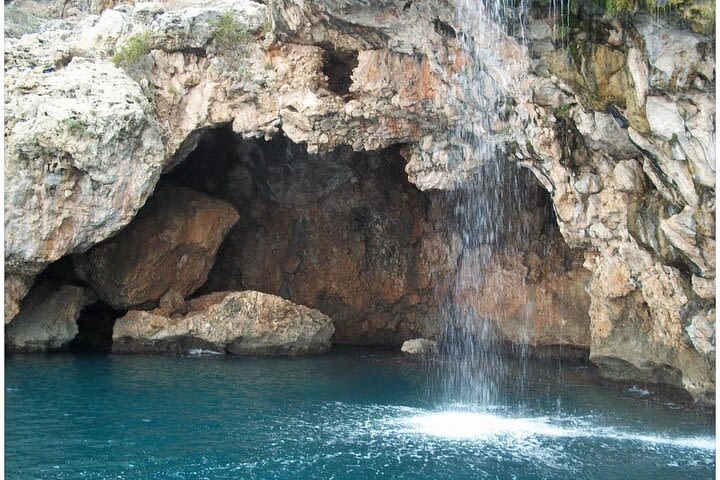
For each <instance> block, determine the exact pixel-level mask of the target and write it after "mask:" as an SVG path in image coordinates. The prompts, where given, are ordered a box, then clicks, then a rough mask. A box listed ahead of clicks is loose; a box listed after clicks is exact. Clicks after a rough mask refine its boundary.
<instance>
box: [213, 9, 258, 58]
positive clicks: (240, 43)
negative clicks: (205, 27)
mask: <svg viewBox="0 0 720 480" xmlns="http://www.w3.org/2000/svg"><path fill="white" fill-rule="evenodd" d="M249 39H250V33H249V32H248V31H247V29H246V28H244V27H243V26H242V25H240V23H239V22H238V21H237V19H236V18H235V15H234V14H233V13H232V12H225V13H223V14H222V16H220V20H218V22H217V24H216V25H215V45H216V46H217V48H218V49H219V50H221V51H223V52H229V51H233V50H238V49H242V48H243V47H244V45H245V44H246V43H247V42H248V40H249Z"/></svg>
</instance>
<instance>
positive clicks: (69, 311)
mask: <svg viewBox="0 0 720 480" xmlns="http://www.w3.org/2000/svg"><path fill="white" fill-rule="evenodd" d="M95 299H96V297H95V294H94V293H93V292H92V291H90V290H88V289H86V288H83V287H76V286H72V285H59V284H56V283H53V282H47V281H46V282H42V283H40V284H39V285H36V286H35V287H33V289H32V290H31V291H30V293H29V294H28V296H27V298H25V299H24V300H23V302H22V305H21V308H20V313H18V314H17V315H16V316H15V318H14V319H13V320H12V321H11V322H10V324H9V325H7V326H6V328H5V350H6V351H8V352H44V351H47V350H56V349H59V348H62V347H64V346H66V345H67V344H68V343H70V342H71V341H72V340H73V339H74V338H75V336H76V335H77V333H78V326H77V323H76V321H77V319H78V317H79V316H80V312H81V311H82V309H83V308H85V307H86V306H87V305H89V304H90V303H92V302H93V301H95Z"/></svg>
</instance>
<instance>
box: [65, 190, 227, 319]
mask: <svg viewBox="0 0 720 480" xmlns="http://www.w3.org/2000/svg"><path fill="white" fill-rule="evenodd" d="M238 218H239V217H238V213H237V212H236V211H235V209H234V208H233V207H232V206H231V205H229V204H227V203H226V202H223V201H221V200H217V199H214V198H211V197H208V196H207V195H203V194H201V193H199V192H195V191H193V190H190V189H188V188H183V187H174V186H160V187H158V189H157V190H156V192H155V194H154V195H153V196H152V197H151V198H150V199H149V200H148V203H147V204H146V205H145V206H144V207H143V208H142V210H141V211H140V212H139V213H138V215H137V217H136V218H135V219H134V220H133V222H132V223H131V224H130V225H129V226H128V227H127V228H125V229H124V230H122V231H121V232H120V233H119V234H118V235H116V236H114V237H113V238H111V239H110V240H108V241H106V242H104V243H102V244H100V245H98V246H96V247H94V248H92V249H91V250H89V251H88V252H86V253H84V254H81V255H77V256H76V257H75V258H74V262H75V270H76V273H77V274H78V276H80V277H81V278H82V279H84V280H85V281H86V282H88V284H89V285H91V286H92V287H93V289H95V291H96V292H98V295H99V296H100V298H101V299H102V300H103V301H105V302H106V303H107V304H108V305H111V306H112V307H113V308H116V309H124V308H129V307H133V306H138V305H150V306H155V305H157V301H158V300H160V298H161V297H162V296H163V295H165V294H166V293H167V292H168V291H170V290H175V291H176V292H178V293H179V294H180V295H181V296H183V297H187V296H188V295H190V294H191V293H193V292H194V291H195V290H197V289H198V288H199V287H200V286H201V285H202V284H203V283H205V280H206V279H207V275H208V272H209V271H210V269H211V268H212V266H213V263H214V262H215V254H216V253H217V249H218V247H219V246H220V243H221V242H222V240H223V238H224V237H225V235H226V234H227V232H228V231H229V230H230V228H231V227H232V226H233V225H234V224H235V222H237V220H238Z"/></svg>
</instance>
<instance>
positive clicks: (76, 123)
mask: <svg viewBox="0 0 720 480" xmlns="http://www.w3.org/2000/svg"><path fill="white" fill-rule="evenodd" d="M60 123H62V124H63V126H64V127H65V129H67V131H68V132H70V134H72V135H80V136H85V134H87V126H86V125H85V124H84V123H83V122H81V121H80V120H78V119H77V118H73V117H69V118H65V119H63V120H61V122H60Z"/></svg>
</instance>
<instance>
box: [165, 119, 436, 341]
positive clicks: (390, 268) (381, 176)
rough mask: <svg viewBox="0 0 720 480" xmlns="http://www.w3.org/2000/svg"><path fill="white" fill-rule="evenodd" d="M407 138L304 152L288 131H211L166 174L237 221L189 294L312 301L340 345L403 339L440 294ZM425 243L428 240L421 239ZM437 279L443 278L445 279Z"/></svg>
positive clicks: (421, 327) (426, 203) (415, 330)
mask: <svg viewBox="0 0 720 480" xmlns="http://www.w3.org/2000/svg"><path fill="white" fill-rule="evenodd" d="M400 148H401V146H400V145H397V146H392V147H390V148H387V149H384V150H381V151H377V152H363V153H360V152H353V151H352V149H350V148H349V147H340V148H338V149H336V150H334V151H332V152H329V153H321V154H315V155H313V154H308V153H307V150H306V147H305V146H304V145H298V144H294V143H292V142H291V141H289V140H288V139H287V138H285V137H284V136H282V135H278V136H276V137H274V138H272V139H270V140H269V141H266V140H263V139H242V138H241V137H240V136H238V135H236V134H234V133H233V132H232V131H231V130H230V129H229V128H228V127H223V128H217V129H211V130H208V131H206V132H205V133H204V135H203V136H202V137H201V139H200V140H199V142H198V145H197V148H196V149H195V150H194V151H193V152H192V153H191V154H190V155H189V156H188V158H186V159H185V160H184V161H183V162H182V163H181V164H179V165H178V166H177V167H175V168H174V169H173V170H172V171H171V172H169V173H167V174H166V175H164V176H163V178H162V179H161V180H160V182H159V184H158V185H159V188H160V187H162V186H163V185H170V184H171V185H177V186H183V187H188V188H191V189H193V190H196V191H199V192H202V193H204V194H207V195H209V196H211V197H214V198H218V199H221V200H224V201H226V202H228V203H230V204H231V205H232V206H233V207H234V208H235V209H236V210H237V211H238V213H239V217H240V219H239V221H238V222H237V224H236V225H235V226H234V227H233V228H232V229H231V230H230V232H229V233H228V235H227V236H226V238H225V240H224V241H223V243H222V245H221V246H220V249H219V251H218V254H217V258H216V261H215V265H214V266H213V268H212V270H211V271H210V273H209V276H208V279H207V282H206V283H205V284H204V285H203V286H202V287H201V288H200V289H198V290H197V291H196V292H195V294H194V296H198V295H204V294H208V293H211V292H218V291H227V290H236V291H240V290H257V291H260V292H264V293H271V294H274V295H278V296H281V297H283V298H285V299H288V300H290V301H292V302H294V303H298V304H302V305H306V306H309V307H311V308H316V309H318V310H320V311H321V312H323V313H325V314H327V315H329V316H330V317H331V318H332V319H333V320H334V322H335V326H336V332H335V336H334V338H333V342H334V343H336V344H338V343H339V344H373V345H399V344H401V343H402V341H403V340H405V339H407V338H410V337H415V336H421V335H423V334H425V333H426V332H425V325H426V321H427V319H428V318H429V317H430V316H431V315H432V313H433V311H434V309H435V307H436V306H437V301H436V300H435V291H434V290H433V288H432V287H433V285H432V280H431V279H430V274H429V272H430V271H431V269H432V267H431V265H430V264H429V263H430V262H432V261H436V260H438V259H428V255H427V254H424V253H423V249H424V248H425V247H424V245H423V243H424V242H425V243H426V242H428V241H429V239H430V237H431V236H433V235H434V236H437V237H438V238H435V239H434V240H433V241H435V242H436V243H442V241H441V240H440V238H439V236H440V235H441V233H440V232H436V231H435V230H434V229H433V227H432V222H431V220H430V215H431V195H430V194H426V193H423V192H420V191H419V190H418V189H417V188H416V187H415V186H414V185H412V184H410V183H409V182H408V180H407V176H406V174H405V171H404V166H405V160H404V158H403V157H402V156H401V155H400ZM425 249H426V248H425ZM438 278H439V277H438Z"/></svg>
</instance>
